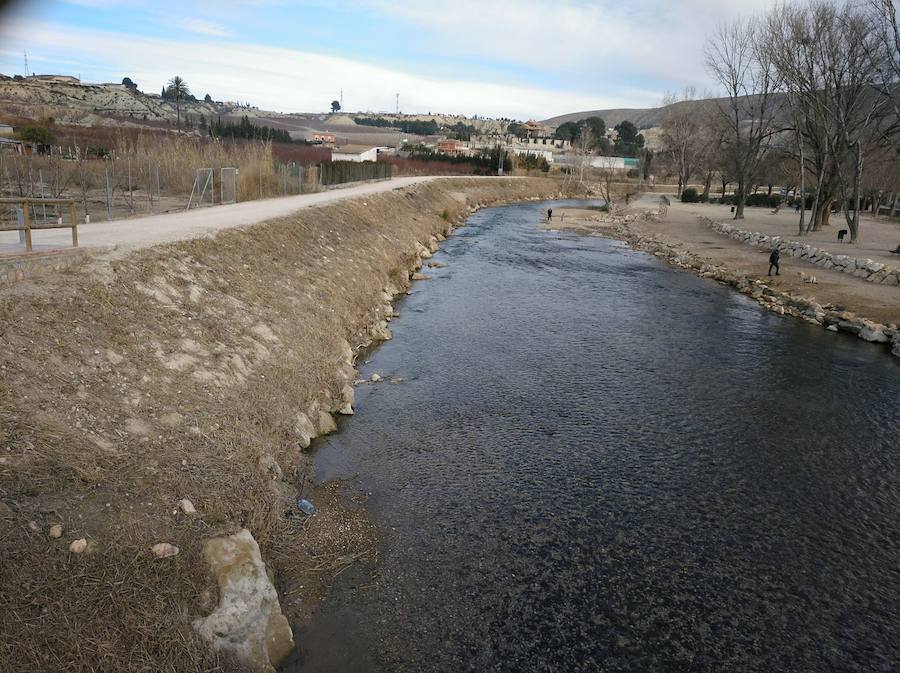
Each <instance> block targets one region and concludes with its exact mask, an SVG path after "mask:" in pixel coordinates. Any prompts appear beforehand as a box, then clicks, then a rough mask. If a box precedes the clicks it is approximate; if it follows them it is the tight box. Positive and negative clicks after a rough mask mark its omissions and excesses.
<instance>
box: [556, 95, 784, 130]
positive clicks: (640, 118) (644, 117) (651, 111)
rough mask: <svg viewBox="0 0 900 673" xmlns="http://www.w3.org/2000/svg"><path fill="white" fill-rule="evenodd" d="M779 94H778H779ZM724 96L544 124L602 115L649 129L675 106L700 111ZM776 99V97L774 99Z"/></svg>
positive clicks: (594, 113)
mask: <svg viewBox="0 0 900 673" xmlns="http://www.w3.org/2000/svg"><path fill="white" fill-rule="evenodd" d="M780 95H781V94H779V96H780ZM725 100H726V99H724V98H702V99H698V100H691V101H680V102H678V103H672V104H671V105H662V106H660V107H655V108H618V109H611V110H586V111H584V112H570V113H569V114H564V115H559V116H558V117H552V118H550V119H545V120H544V124H547V125H548V126H551V127H557V126H559V125H560V124H564V123H566V122H572V121H574V122H577V121H581V120H582V119H587V118H588V117H602V118H603V120H604V121H605V122H606V125H607V126H615V125H616V124H619V123H620V122H623V121H630V122H631V123H632V124H634V125H635V126H637V127H638V128H640V129H649V128H653V127H656V126H661V125H662V123H663V121H664V120H665V118H666V115H668V114H669V112H670V111H671V110H674V109H677V108H688V109H691V110H696V111H698V112H699V111H700V110H701V109H702V108H703V107H705V106H709V105H713V104H716V103H721V102H724V101H725ZM776 100H777V99H776Z"/></svg>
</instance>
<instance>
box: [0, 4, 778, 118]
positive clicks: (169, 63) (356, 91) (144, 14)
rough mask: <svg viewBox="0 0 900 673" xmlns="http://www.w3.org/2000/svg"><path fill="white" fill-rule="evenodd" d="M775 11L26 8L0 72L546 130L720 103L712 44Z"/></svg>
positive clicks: (294, 107)
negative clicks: (698, 102) (707, 98)
mask: <svg viewBox="0 0 900 673" xmlns="http://www.w3.org/2000/svg"><path fill="white" fill-rule="evenodd" d="M770 4H772V0H743V1H742V2H740V3H736V2H729V1H727V0H726V1H724V2H723V1H722V0H678V1H677V2H673V1H672V0H630V1H622V0H612V1H610V0H595V1H593V2H589V1H585V0H429V1H428V2H423V1H421V0H405V1H404V0H350V1H347V2H343V1H341V0H333V1H330V2H329V1H325V0H197V1H195V2H190V1H188V0H181V1H175V0H156V1H155V2H139V1H138V0H30V1H23V0H20V1H19V2H13V3H9V4H7V5H6V6H5V7H4V9H3V10H2V13H0V73H3V74H6V75H16V74H23V73H24V62H23V61H24V58H23V57H24V53H25V52H26V51H27V53H28V67H29V70H30V71H32V72H34V73H37V74H70V75H75V76H80V77H81V79H82V80H84V81H88V82H120V81H121V80H122V78H123V77H125V76H128V77H131V79H132V80H134V81H135V82H136V83H137V84H138V87H139V88H140V89H141V90H142V91H147V92H158V91H159V90H160V89H161V88H162V87H163V85H164V84H165V82H166V81H168V80H169V79H170V78H171V77H172V76H173V75H180V76H181V77H183V78H184V79H185V80H186V81H187V82H188V85H189V86H190V87H191V91H192V93H194V94H195V95H197V96H198V97H200V96H203V95H205V94H207V93H209V94H210V95H212V97H213V98H214V99H216V100H238V101H247V102H250V103H251V104H253V105H256V106H258V107H260V108H262V109H265V110H275V111H278V112H323V111H325V110H328V109H329V108H330V104H331V101H332V100H335V99H338V98H340V97H341V91H342V90H343V101H344V110H346V111H350V112H393V111H394V110H395V107H396V97H395V96H396V94H398V93H399V94H400V110H401V111H402V112H405V113H425V112H442V113H447V114H465V115H469V116H471V115H480V116H489V117H509V118H513V119H522V120H524V119H530V118H534V119H545V118H549V117H551V116H555V115H559V114H565V113H568V112H577V111H582V110H594V109H606V108H620V107H639V108H641V107H653V106H657V105H659V104H660V103H661V102H662V99H663V97H664V96H665V94H666V93H667V92H677V91H681V90H682V89H684V88H685V87H686V86H694V87H696V88H697V90H698V91H699V92H704V91H709V92H710V93H716V92H715V90H714V87H713V85H712V83H711V79H710V77H709V75H708V74H707V73H706V72H705V69H704V66H703V43H704V40H705V38H706V35H708V34H709V33H711V32H712V31H713V30H715V28H716V25H717V24H718V23H720V22H723V21H730V20H733V19H735V18H737V17H739V16H748V15H749V14H750V13H752V12H754V11H761V10H764V9H765V8H766V7H767V6H768V5H770Z"/></svg>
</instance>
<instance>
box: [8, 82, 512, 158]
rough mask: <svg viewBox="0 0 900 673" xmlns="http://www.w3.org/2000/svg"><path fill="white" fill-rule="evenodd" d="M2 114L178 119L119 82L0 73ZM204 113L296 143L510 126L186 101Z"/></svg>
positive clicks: (143, 122) (133, 121)
mask: <svg viewBox="0 0 900 673" xmlns="http://www.w3.org/2000/svg"><path fill="white" fill-rule="evenodd" d="M0 110H2V113H3V114H2V115H0V117H2V118H0V121H3V122H5V123H21V120H22V119H38V118H40V117H42V116H48V117H53V118H54V119H55V120H56V121H57V122H59V123H61V124H70V125H77V126H105V127H152V128H165V127H169V126H173V125H174V124H175V121H176V109H175V103H174V101H170V100H163V99H162V98H160V97H159V95H156V94H146V93H142V92H141V91H137V90H133V89H128V88H125V87H124V86H121V85H118V84H86V83H77V82H60V81H48V80H40V79H34V78H29V79H26V80H21V79H12V78H9V77H5V76H3V75H0ZM201 115H202V116H204V117H206V119H213V118H220V119H222V120H223V121H229V120H232V121H233V120H237V119H239V118H240V117H242V116H244V115H246V116H247V117H249V118H250V120H251V122H252V123H254V124H256V125H258V126H269V127H272V128H276V129H282V130H285V131H287V132H288V133H290V135H291V137H292V138H294V139H295V140H299V139H305V138H309V137H310V136H312V135H315V134H318V133H331V134H334V135H335V137H336V139H337V142H338V144H344V143H354V144H371V145H396V144H397V141H398V137H399V134H398V131H397V129H393V128H378V127H374V126H361V125H357V124H356V123H355V122H354V121H353V118H354V117H356V116H366V117H369V116H377V117H383V118H386V119H391V120H398V121H400V120H402V121H429V120H432V119H433V120H434V121H435V122H437V123H438V124H440V125H443V126H452V125H454V124H456V123H458V122H463V123H465V124H468V125H471V126H474V127H475V128H476V129H478V131H479V132H481V133H492V132H498V131H500V130H502V128H503V127H505V123H504V122H500V121H497V120H494V119H469V118H467V117H463V116H455V115H441V114H421V115H397V114H389V113H371V112H365V113H352V112H341V113H338V114H328V113H325V114H322V113H312V114H309V113H290V114H286V113H281V112H273V111H267V110H260V109H259V108H255V107H247V106H246V105H239V104H237V103H222V102H218V101H213V102H205V101H203V100H196V101H193V100H184V101H182V102H181V116H182V119H188V120H192V121H193V122H197V120H198V118H199V117H200V116H201ZM403 138H404V139H406V140H408V141H411V142H416V141H418V140H420V139H421V136H416V135H411V134H403Z"/></svg>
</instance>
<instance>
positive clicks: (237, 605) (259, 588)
mask: <svg viewBox="0 0 900 673" xmlns="http://www.w3.org/2000/svg"><path fill="white" fill-rule="evenodd" d="M203 556H204V558H206V562H207V563H209V565H210V567H211V568H212V571H213V574H214V575H215V576H216V579H217V581H218V583H219V606H218V607H217V608H216V609H215V610H214V611H213V613H212V614H211V615H209V616H208V617H205V618H202V619H196V620H194V628H195V629H196V630H197V632H198V633H200V635H201V636H202V637H203V638H205V639H206V640H207V641H208V642H209V643H211V644H212V647H213V649H214V650H216V651H217V652H227V653H229V654H231V655H232V656H234V657H235V658H237V659H238V660H239V661H240V662H241V663H242V664H243V665H244V666H245V667H246V668H247V669H248V670H249V671H253V672H254V673H275V668H276V667H277V666H278V664H280V663H281V661H282V660H283V659H284V658H285V657H286V656H287V655H288V653H289V652H290V651H291V649H292V648H293V647H294V636H293V633H292V632H291V627H290V625H289V624H288V621H287V619H285V617H284V615H282V614H281V606H280V605H279V603H278V594H277V592H276V591H275V587H274V586H272V582H271V580H270V579H269V576H268V574H267V573H266V566H265V564H264V563H263V560H262V557H261V556H260V554H259V545H257V544H256V540H254V539H253V536H252V535H251V534H250V531H248V530H246V529H243V530H241V531H240V532H238V533H235V534H234V535H230V536H228V537H218V538H213V539H211V540H208V541H207V543H206V545H205V547H204V548H203Z"/></svg>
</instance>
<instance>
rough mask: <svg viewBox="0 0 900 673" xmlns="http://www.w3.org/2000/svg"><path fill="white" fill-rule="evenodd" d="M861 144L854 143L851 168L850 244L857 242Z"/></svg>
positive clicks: (861, 159) (858, 142)
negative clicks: (851, 218) (854, 150)
mask: <svg viewBox="0 0 900 673" xmlns="http://www.w3.org/2000/svg"><path fill="white" fill-rule="evenodd" d="M862 161H863V158H862V143H861V142H860V141H859V140H857V141H856V157H855V161H854V162H853V163H854V166H853V221H852V222H851V223H850V242H851V243H856V242H857V241H858V240H859V185H860V183H861V182H862Z"/></svg>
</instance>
